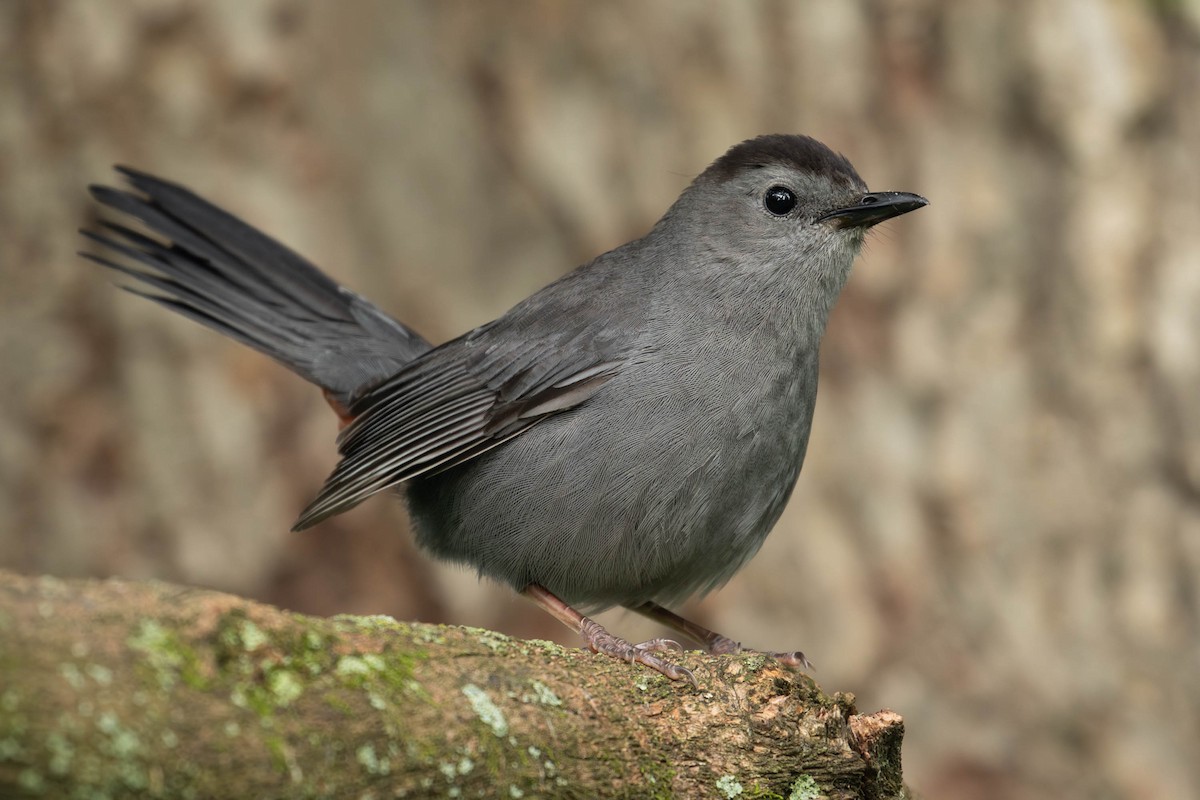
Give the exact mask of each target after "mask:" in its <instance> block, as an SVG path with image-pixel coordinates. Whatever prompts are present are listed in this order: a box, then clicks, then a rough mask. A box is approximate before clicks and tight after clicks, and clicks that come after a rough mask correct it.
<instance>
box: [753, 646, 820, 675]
mask: <svg viewBox="0 0 1200 800" xmlns="http://www.w3.org/2000/svg"><path fill="white" fill-rule="evenodd" d="M763 655H765V656H770V657H771V658H773V659H775V660H776V661H778V662H779V663H780V664H783V665H784V666H785V667H792V668H793V669H804V670H808V671H809V672H815V671H816V669H817V668H816V667H814V666H813V665H812V662H811V661H809V660H808V659H807V658H806V657H805V655H804V653H801V652H800V651H799V650H794V651H792V652H790V653H763Z"/></svg>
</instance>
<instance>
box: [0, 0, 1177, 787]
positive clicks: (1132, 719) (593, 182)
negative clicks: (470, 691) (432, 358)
mask: <svg viewBox="0 0 1200 800" xmlns="http://www.w3.org/2000/svg"><path fill="white" fill-rule="evenodd" d="M0 54H2V55H0V365H2V368H3V374H4V377H5V380H4V381H3V384H2V385H0V567H4V568H10V569H15V570H19V571H21V572H26V573H50V574H54V575H59V576H110V575H118V576H125V577H130V578H151V577H153V578H161V579H166V580H170V581H177V582H183V583H188V584H194V585H201V586H209V587H216V588H219V589H223V590H227V591H231V592H236V593H239V594H242V595H246V596H249V597H253V598H256V599H259V600H264V601H267V602H271V603H276V604H279V605H282V606H284V607H287V608H290V609H295V610H298V611H303V612H307V613H313V614H332V613H337V612H353V613H387V614H391V615H394V616H396V617H399V618H404V619H419V620H426V621H431V622H453V623H464V624H472V625H481V626H487V627H492V628H496V629H498V630H501V631H505V632H508V633H511V634H515V635H520V636H539V637H549V638H554V639H557V640H559V641H563V642H566V643H571V644H575V643H576V642H575V640H574V638H573V637H572V635H571V634H570V632H569V631H567V630H566V629H565V628H562V627H561V626H559V625H558V623H556V622H553V621H552V620H550V618H549V617H547V616H546V615H544V614H542V613H541V612H540V611H537V610H536V609H534V608H533V607H532V606H530V605H528V604H527V603H525V602H524V601H522V600H520V599H519V598H516V597H514V596H513V595H512V593H511V592H509V591H508V590H506V589H501V588H498V587H494V586H490V585H487V584H480V583H479V582H478V581H477V580H476V578H475V576H474V574H472V573H470V572H467V571H464V570H460V569H457V568H452V567H446V566H443V565H439V564H435V563H431V562H430V561H429V560H428V559H427V558H425V557H424V556H422V555H421V554H420V553H418V552H416V551H415V549H414V546H413V544H412V541H411V537H410V536H409V534H408V532H407V522H406V520H405V517H404V512H403V509H402V508H401V505H400V503H398V502H395V501H392V500H388V499H386V498H378V499H374V500H372V501H370V502H368V503H366V504H365V505H363V506H361V507H360V508H358V509H356V510H355V511H354V512H352V513H350V514H347V515H345V516H342V517H338V518H336V519H334V520H332V521H330V522H328V523H326V524H323V525H321V526H319V527H318V528H317V529H315V530H309V531H305V532H304V533H301V534H291V533H289V532H288V527H289V525H290V524H291V522H292V520H293V519H294V517H295V515H296V514H297V512H298V511H299V510H300V509H301V508H302V507H303V506H304V505H305V504H306V502H307V501H308V500H309V499H310V498H311V497H312V495H313V494H314V493H315V491H316V490H317V489H318V487H319V486H320V484H321V481H322V480H323V478H324V477H325V475H326V474H327V473H328V471H329V470H330V469H331V468H332V467H333V464H334V461H335V451H334V447H333V436H334V434H335V432H336V429H335V420H334V418H333V415H332V414H330V413H329V410H328V408H327V407H326V406H325V404H324V402H323V401H322V399H321V397H320V395H319V393H318V392H316V391H314V390H313V389H312V388H311V387H308V386H307V385H305V384H304V383H303V382H302V381H300V380H299V379H298V378H295V377H294V376H292V375H291V374H290V373H288V372H286V371H285V370H284V369H282V368H280V367H277V366H275V365H274V364H272V363H270V362H268V361H267V360H266V359H264V358H263V357H261V356H259V355H258V354H256V353H254V352H251V351H249V350H246V349H243V348H241V347H239V346H237V345H235V344H232V343H230V342H227V341H225V340H224V339H222V338H221V337H219V336H217V335H216V334H212V333H209V332H208V331H206V330H203V329H201V328H200V327H198V326H196V325H193V324H192V323H190V322H188V321H186V320H183V319H182V318H178V317H176V316H173V315H170V314H168V313H166V312H164V311H162V310H161V309H159V308H157V307H155V306H153V305H152V304H150V303H146V302H144V301H141V300H139V299H137V298H132V297H130V296H129V295H126V294H123V293H121V292H118V291H116V290H114V289H113V288H112V286H111V283H112V276H111V275H108V274H105V273H104V272H102V271H101V270H99V269H97V268H94V267H92V266H90V265H89V264H87V263H85V262H84V261H82V260H81V259H79V258H77V257H76V256H75V254H74V253H75V251H76V250H77V249H79V248H81V247H83V242H82V241H81V239H80V237H79V236H77V235H76V233H75V230H76V228H78V227H80V226H83V225H89V224H91V223H92V222H94V220H95V208H94V206H93V205H92V204H91V203H90V202H89V200H88V198H87V196H86V194H85V191H84V188H85V186H86V185H87V184H89V183H93V182H111V181H112V180H113V179H114V176H113V174H112V173H111V171H110V166H111V165H112V164H114V163H127V164H130V165H133V166H137V167H140V168H142V169H146V170H150V171H154V172H158V173H161V174H162V175H164V176H166V177H169V178H172V179H174V180H177V181H179V182H182V183H184V184H186V185H189V186H191V187H193V188H194V189H196V190H198V191H200V192H201V193H202V194H204V195H205V196H207V197H209V198H210V199H213V200H215V201H216V202H218V203H220V204H222V205H224V206H226V207H227V208H229V209H231V210H233V211H234V212H235V213H238V214H240V215H242V216H243V217H245V218H246V219H247V220H249V221H251V222H252V223H254V224H256V225H258V226H260V227H262V228H263V229H265V230H266V231H268V232H269V233H271V234H273V235H275V236H276V237H277V238H279V239H281V240H283V241H284V242H286V243H288V244H289V245H291V246H292V247H293V248H295V249H297V250H299V251H300V252H302V253H304V254H305V255H307V256H308V257H309V258H311V259H312V260H313V261H315V262H316V263H317V264H320V265H322V266H323V267H324V268H325V269H326V270H327V271H328V272H329V273H330V274H331V275H332V276H333V277H335V278H336V279H338V280H339V281H341V282H342V283H344V284H346V285H348V286H350V287H352V288H354V289H356V290H357V291H359V292H361V293H362V294H365V295H367V296H368V297H370V298H371V299H373V300H374V301H375V302H377V303H378V304H379V305H380V306H382V307H383V308H384V309H386V310H388V311H390V312H391V313H393V314H394V315H396V316H397V317H399V318H400V319H402V320H404V321H406V322H408V323H409V324H411V325H413V326H414V327H416V328H417V329H418V330H420V331H422V332H423V333H424V334H425V335H426V336H428V337H429V338H431V339H432V340H434V341H443V340H445V339H447V338H451V337H453V336H455V335H457V334H459V333H461V332H462V331H464V330H466V329H468V328H471V327H473V326H475V325H477V324H480V323H482V322H485V321H487V320H489V319H491V318H493V317H495V316H497V315H499V314H500V313H502V312H503V311H504V310H506V309H507V308H508V307H509V306H510V305H512V304H513V303H515V302H516V301H518V300H519V299H521V298H523V297H524V296H525V295H527V294H529V293H530V292H532V291H534V290H535V289H537V288H539V287H540V286H542V285H544V284H545V283H547V282H548V281H550V280H551V279H553V278H555V277H557V276H558V275H560V274H562V273H563V272H565V271H567V270H568V269H569V268H571V267H573V266H574V265H576V264H579V263H581V262H583V261H585V260H587V259H589V258H590V257H592V256H593V255H595V254H597V253H599V252H601V251H603V250H605V249H608V248H610V247H613V246H615V245H617V244H620V243H622V242H624V241H626V240H628V239H630V238H632V237H635V236H639V235H641V234H642V233H644V232H645V231H646V230H647V229H648V228H649V226H650V225H651V224H652V223H653V222H654V221H655V220H656V219H657V217H658V216H659V215H660V214H661V213H662V212H663V211H664V210H665V209H666V208H667V206H668V205H669V204H670V202H671V201H672V200H673V199H674V198H675V197H676V195H677V194H678V193H679V192H680V190H682V189H683V188H684V186H686V185H687V183H688V182H689V181H690V180H691V178H692V177H693V176H694V175H695V174H697V173H698V172H700V171H701V170H702V169H703V168H704V167H705V166H706V165H707V164H708V163H709V162H710V161H711V160H713V159H714V158H716V157H717V156H718V155H720V154H721V153H722V152H723V151H724V150H725V149H726V148H727V147H728V146H729V145H731V144H733V143H735V142H737V141H740V140H742V139H744V138H748V137H750V136H753V135H756V134H760V133H766V132H804V133H808V134H811V135H813V136H816V137H817V138H819V139H821V140H823V141H825V142H827V143H828V144H830V145H831V146H832V147H834V148H835V149H837V150H840V151H842V152H843V153H845V154H846V155H847V156H849V157H850V159H851V160H852V161H853V162H854V164H855V165H856V166H857V168H858V170H859V172H860V173H861V174H862V175H863V177H864V178H865V179H866V180H867V181H868V183H869V184H870V185H871V187H872V188H876V189H898V190H907V191H914V192H919V193H921V194H923V195H925V196H927V197H929V198H930V200H931V201H932V205H931V206H930V207H929V208H928V209H925V210H922V211H921V212H920V213H918V214H914V215H912V216H906V217H904V218H902V219H900V220H897V221H895V222H892V223H889V224H887V225H885V226H881V229H877V230H876V231H875V232H874V233H873V235H872V238H871V241H870V243H869V245H868V247H867V250H866V252H865V254H864V256H863V258H862V259H860V261H859V262H858V264H857V266H856V268H855V274H854V275H853V276H852V278H851V281H850V284H849V286H848V288H847V290H846V292H845V294H844V295H843V298H842V300H841V303H840V305H839V306H838V307H837V309H836V311H835V313H834V315H833V319H832V321H831V323H830V327H829V333H828V336H827V338H826V341H825V347H824V352H823V364H822V367H823V377H822V380H823V384H822V389H821V394H820V399H819V402H818V407H817V418H816V422H815V431H814V434H813V438H812V442H811V445H810V449H809V454H808V460H807V463H806V466H805V470H804V473H803V474H802V475H801V478H800V484H799V487H798V489H797V491H796V493H795V495H794V498H793V501H792V503H791V505H790V507H789V509H788V511H787V513H786V515H785V517H784V519H783V521H782V522H781V523H780V525H779V526H778V528H777V529H776V530H775V532H774V534H773V535H772V536H771V538H770V539H769V540H768V542H767V544H766V545H765V547H764V549H763V551H762V552H761V553H760V555H759V556H758V558H757V559H755V560H754V561H753V562H752V563H751V564H750V565H749V566H748V567H747V568H746V569H745V570H744V571H743V572H742V573H741V574H740V575H738V577H736V578H735V579H734V580H733V581H732V582H731V583H730V584H729V585H728V586H726V587H725V588H724V589H723V590H721V591H719V592H718V593H716V594H715V595H712V596H710V597H708V598H706V599H704V600H703V601H699V602H696V603H694V604H693V605H692V606H690V607H688V608H684V609H681V610H682V611H683V612H685V613H688V614H690V615H692V616H694V617H696V618H697V619H698V620H701V621H703V622H706V623H708V624H710V625H711V626H713V627H715V628H717V629H719V630H721V631H724V632H727V633H728V634H729V635H730V636H733V637H735V638H740V639H741V640H742V641H743V642H745V643H747V644H748V645H752V646H758V647H763V648H776V649H790V648H794V647H799V648H803V649H804V650H805V651H806V652H807V653H808V654H809V656H810V657H811V658H812V659H813V660H814V662H816V664H817V665H818V668H819V672H817V673H816V677H817V678H818V680H819V681H820V683H821V684H822V685H823V687H824V688H825V689H826V690H829V691H833V690H842V691H853V692H854V693H856V694H857V696H858V698H859V705H860V708H862V709H863V710H866V711H871V710H875V709H877V708H880V707H889V708H892V709H895V710H896V711H898V712H900V713H901V714H903V716H904V718H905V720H906V722H907V741H906V748H905V765H906V767H907V773H906V774H907V778H908V780H909V782H910V783H911V784H912V785H913V786H914V787H916V788H917V789H919V790H920V791H922V792H923V793H924V794H925V795H926V796H928V797H930V798H981V799H982V798H989V799H990V798H995V799H997V800H1007V799H1008V798H1041V797H1045V798H1050V797H1054V798H1191V797H1196V796H1198V792H1200V758H1198V756H1200V351H1198V345H1200V158H1198V157H1197V154H1198V152H1200V3H1197V2H1195V0H1190V1H1187V2H1185V1H1184V0H1171V1H1168V0H1159V1H1158V2H1149V1H1146V2H1132V1H1131V2H1119V1H1118V0H1111V1H1105V0H1091V1H1089V0H1076V1H1075V2H1035V1H1034V0H1028V1H1026V0H1016V1H1014V0H979V1H977V2H972V3H963V2H954V1H953V0H904V1H902V2H886V3H885V2H844V1H843V0H827V1H825V2H791V3H783V2H740V1H734V0H730V1H729V2H706V3H698V2H688V1H687V0H678V1H675V2H667V1H666V0H661V1H660V2H654V3H644V2H633V1H632V0H630V1H628V2H614V3H604V4H599V3H588V2H569V3H552V2H521V3H514V2H489V3H473V2H407V3H383V2H379V3H373V2H343V3H316V2H313V3H303V2H293V1H292V0H229V1H228V2H200V1H199V0H194V1H192V2H183V1H177V0H145V1H144V2H100V1H99V0H80V1H79V2H52V1H51V0H46V1H45V2H7V3H3V4H0ZM603 620H604V621H605V622H606V623H608V624H610V625H611V626H612V627H614V628H615V629H616V630H617V631H619V632H621V633H623V634H625V635H626V636H629V637H631V638H632V637H637V636H648V635H651V634H653V633H655V630H654V628H653V627H651V626H649V625H647V624H645V623H643V622H641V621H640V620H638V619H637V618H635V617H633V616H632V615H628V614H620V613H616V614H613V613H610V614H609V615H606V616H605V617H603Z"/></svg>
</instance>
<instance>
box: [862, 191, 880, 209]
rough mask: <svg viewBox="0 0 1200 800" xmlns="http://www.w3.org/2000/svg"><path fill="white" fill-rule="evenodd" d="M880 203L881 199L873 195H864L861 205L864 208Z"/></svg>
mask: <svg viewBox="0 0 1200 800" xmlns="http://www.w3.org/2000/svg"><path fill="white" fill-rule="evenodd" d="M878 202H879V198H878V197H877V196H875V195H873V194H868V195H863V199H862V201H861V204H862V205H864V206H869V205H874V204H875V203H878Z"/></svg>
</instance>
